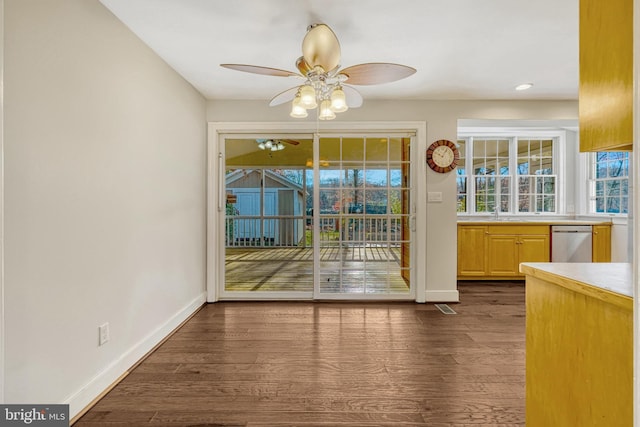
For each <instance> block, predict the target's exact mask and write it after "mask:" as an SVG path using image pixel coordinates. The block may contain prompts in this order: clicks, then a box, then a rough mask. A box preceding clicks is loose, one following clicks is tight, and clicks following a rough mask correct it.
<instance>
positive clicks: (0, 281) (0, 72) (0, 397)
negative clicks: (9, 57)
mask: <svg viewBox="0 0 640 427" xmlns="http://www.w3.org/2000/svg"><path fill="white" fill-rule="evenodd" d="M4 325H5V319H4V0H0V402H4V401H5V400H4V379H5V376H4V367H5V365H4V364H5V342H4V341H5V326H4Z"/></svg>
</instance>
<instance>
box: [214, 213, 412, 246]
mask: <svg viewBox="0 0 640 427" xmlns="http://www.w3.org/2000/svg"><path fill="white" fill-rule="evenodd" d="M319 220H320V241H321V245H326V244H332V243H335V244H339V243H343V244H365V243H373V244H375V243H383V242H399V241H401V240H402V227H403V221H406V216H400V215H398V216H383V217H368V216H361V215H360V216H353V217H350V216H345V217H335V216H320V219H319ZM311 221H312V220H311V218H310V217H306V218H305V217H302V216H287V215H280V216H270V217H261V216H241V215H236V216H228V217H227V219H226V227H225V244H226V246H227V247H292V246H296V247H308V246H311V245H312V239H311V236H312V229H313V227H312V222H311Z"/></svg>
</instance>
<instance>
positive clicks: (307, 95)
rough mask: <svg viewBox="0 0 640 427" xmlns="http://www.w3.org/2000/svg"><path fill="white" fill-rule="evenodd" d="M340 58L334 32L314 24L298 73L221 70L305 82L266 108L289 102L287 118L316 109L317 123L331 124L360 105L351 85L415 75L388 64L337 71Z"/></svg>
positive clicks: (241, 67) (243, 67)
mask: <svg viewBox="0 0 640 427" xmlns="http://www.w3.org/2000/svg"><path fill="white" fill-rule="evenodd" d="M340 56H341V53H340V43H339V42H338V38H337V37H336V35H335V33H334V32H333V30H331V28H329V27H328V26H327V25H325V24H313V25H310V26H309V27H308V28H307V34H306V35H305V37H304V39H303V40H302V56H301V57H300V58H298V60H297V61H296V68H297V69H298V71H299V73H294V72H292V71H287V70H279V69H276V68H269V67H260V66H256V65H243V64H221V66H222V67H225V68H229V69H232V70H236V71H244V72H247V73H254V74H263V75H268V76H277V77H291V76H294V77H298V78H302V79H304V80H305V82H304V83H303V84H302V85H299V86H296V87H293V88H291V89H287V90H286V91H284V92H282V93H279V94H278V95H276V96H275V97H273V98H272V99H271V102H270V103H269V105H270V106H272V107H273V106H275V105H280V104H283V103H285V102H289V101H291V113H290V116H291V117H294V118H304V117H307V116H308V112H307V110H313V109H315V108H318V119H320V120H332V119H334V118H335V117H336V113H343V112H345V111H347V110H348V109H349V108H357V107H360V106H361V105H362V95H360V93H359V92H358V91H357V90H356V89H355V88H353V87H351V86H350V85H374V84H381V83H389V82H393V81H397V80H400V79H404V78H405V77H409V76H410V75H412V74H414V73H415V72H416V70H415V68H412V67H408V66H406V65H400V64H391V63H367V64H359V65H353V66H351V67H348V68H344V69H340ZM345 83H349V85H347V84H345Z"/></svg>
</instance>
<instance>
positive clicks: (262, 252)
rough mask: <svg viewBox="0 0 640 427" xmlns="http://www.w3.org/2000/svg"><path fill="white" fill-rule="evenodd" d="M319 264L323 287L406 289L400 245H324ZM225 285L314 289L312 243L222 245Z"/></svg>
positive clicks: (240, 289)
mask: <svg viewBox="0 0 640 427" xmlns="http://www.w3.org/2000/svg"><path fill="white" fill-rule="evenodd" d="M320 269H321V275H320V284H321V292H323V293H400V294H402V293H406V294H407V295H408V294H409V286H408V284H407V283H406V282H405V280H404V279H403V278H402V272H401V269H400V246H398V247H393V246H392V247H386V246H383V245H379V246H376V245H367V246H361V245H343V246H341V245H332V246H328V247H323V248H322V249H321V250H320ZM341 270H342V271H341ZM225 290H226V291H229V292H255V291H260V292H283V291H284V292H313V249H312V248H227V249H226V253H225Z"/></svg>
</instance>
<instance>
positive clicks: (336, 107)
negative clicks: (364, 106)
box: [331, 87, 349, 113]
mask: <svg viewBox="0 0 640 427" xmlns="http://www.w3.org/2000/svg"><path fill="white" fill-rule="evenodd" d="M331 109H332V110H333V111H334V112H336V113H342V112H344V111H347V110H348V109H349V107H348V106H347V98H346V96H345V95H344V91H343V90H342V89H341V88H340V87H338V88H336V89H334V90H333V92H331Z"/></svg>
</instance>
